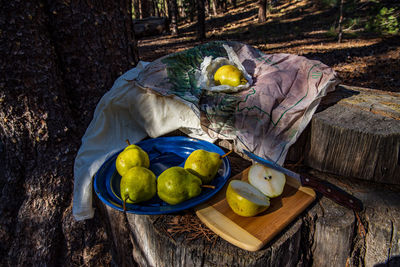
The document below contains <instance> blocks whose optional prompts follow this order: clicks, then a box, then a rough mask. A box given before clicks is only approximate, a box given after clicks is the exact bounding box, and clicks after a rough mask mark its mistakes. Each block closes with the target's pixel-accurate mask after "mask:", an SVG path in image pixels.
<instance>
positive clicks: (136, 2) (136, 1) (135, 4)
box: [133, 0, 140, 19]
mask: <svg viewBox="0 0 400 267" xmlns="http://www.w3.org/2000/svg"><path fill="white" fill-rule="evenodd" d="M133 9H134V12H135V19H139V18H140V0H133Z"/></svg>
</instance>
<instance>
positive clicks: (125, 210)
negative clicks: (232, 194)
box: [124, 198, 128, 212]
mask: <svg viewBox="0 0 400 267" xmlns="http://www.w3.org/2000/svg"><path fill="white" fill-rule="evenodd" d="M127 199H128V198H125V199H124V212H126V200H127Z"/></svg>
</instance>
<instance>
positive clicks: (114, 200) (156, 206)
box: [94, 136, 231, 214]
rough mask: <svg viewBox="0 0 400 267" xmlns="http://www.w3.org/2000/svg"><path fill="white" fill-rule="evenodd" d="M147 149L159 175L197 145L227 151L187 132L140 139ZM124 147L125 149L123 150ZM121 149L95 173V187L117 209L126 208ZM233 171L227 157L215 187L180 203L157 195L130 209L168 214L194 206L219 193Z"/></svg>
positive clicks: (176, 163)
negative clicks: (120, 169)
mask: <svg viewBox="0 0 400 267" xmlns="http://www.w3.org/2000/svg"><path fill="white" fill-rule="evenodd" d="M136 145H138V146H140V147H141V148H142V149H143V150H145V151H146V152H147V153H148V155H149V158H150V170H152V171H153V172H154V174H155V175H156V176H157V177H158V175H160V174H161V173H162V172H163V171H164V170H166V169H167V168H169V167H173V166H182V167H183V165H184V163H185V160H186V158H187V157H188V156H189V155H190V153H192V152H193V151H194V150H197V149H204V150H207V151H210V152H216V153H218V154H220V155H223V154H225V153H224V151H223V150H222V149H221V148H219V147H218V146H216V145H214V144H212V143H210V142H206V141H202V140H197V139H192V138H188V137H183V136H176V137H159V138H154V139H148V140H145V141H142V142H139V143H137V144H136ZM121 151H122V150H121ZM121 151H118V152H117V153H115V154H114V155H113V156H111V157H110V158H108V159H107V160H106V162H104V163H103V165H102V166H101V167H100V169H99V171H98V172H97V173H96V175H95V177H94V190H95V192H96V194H97V196H98V197H99V198H100V199H101V200H102V201H103V202H104V203H105V204H107V205H109V206H110V207H112V208H115V209H117V210H120V211H123V202H122V200H121V198H120V188H119V187H120V185H119V184H120V181H121V176H120V175H119V174H118V172H117V171H116V167H115V160H116V158H117V156H118V154H119V153H120V152H121ZM230 174H231V167H230V164H229V160H228V158H227V157H225V158H224V159H223V161H222V164H221V167H220V169H219V171H218V174H217V176H216V177H215V178H214V180H213V181H212V183H211V184H212V185H214V186H215V189H209V188H202V191H201V194H200V195H199V196H197V197H194V198H191V199H189V200H187V201H184V202H182V203H180V204H177V205H169V204H167V203H165V202H164V201H162V200H161V199H159V198H158V196H157V195H156V196H155V197H154V198H152V199H151V200H149V201H146V202H142V203H139V204H128V203H127V204H126V209H127V210H126V212H129V213H135V214H165V213H173V212H178V211H181V210H184V209H188V208H191V207H194V206H196V205H198V204H200V203H202V202H204V201H206V200H207V199H209V198H210V197H212V196H213V195H215V194H216V193H217V192H218V191H219V190H221V188H222V187H223V186H224V184H225V183H226V181H227V180H228V178H229V176H230Z"/></svg>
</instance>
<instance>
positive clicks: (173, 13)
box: [167, 0, 179, 35]
mask: <svg viewBox="0 0 400 267" xmlns="http://www.w3.org/2000/svg"><path fill="white" fill-rule="evenodd" d="M167 1H168V11H169V18H170V21H171V23H170V25H171V33H172V35H178V34H179V30H178V5H177V3H176V0H167Z"/></svg>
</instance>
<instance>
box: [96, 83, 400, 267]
mask: <svg viewBox="0 0 400 267" xmlns="http://www.w3.org/2000/svg"><path fill="white" fill-rule="evenodd" d="M362 99H363V100H362ZM382 99H383V100H382ZM398 99H399V98H398V95H397V94H391V93H381V92H378V91H375V90H368V89H360V88H352V89H349V88H348V87H347V88H346V87H340V88H339V90H337V91H336V92H335V93H334V94H331V95H330V96H328V97H327V98H326V99H325V101H324V102H323V103H322V104H321V107H322V108H321V109H320V110H319V112H318V113H317V114H316V115H315V116H314V118H313V120H312V123H311V125H310V126H309V127H308V128H307V129H306V130H305V131H304V132H303V134H302V135H301V136H300V138H299V140H298V142H297V143H296V144H295V145H294V146H293V147H292V148H291V150H290V153H289V154H288V159H289V160H295V161H297V164H287V167H288V168H292V169H293V170H295V171H297V172H303V173H308V174H310V175H313V176H315V177H317V178H320V179H322V180H326V181H328V182H331V183H332V184H335V185H337V186H339V187H340V188H342V189H344V190H345V191H347V192H349V193H351V194H353V195H354V196H356V197H357V198H359V199H360V200H362V201H363V203H364V207H365V209H364V211H363V212H360V213H357V214H356V213H354V212H353V211H351V210H349V209H346V208H344V207H342V206H339V205H337V204H336V203H335V202H333V201H331V200H329V199H327V198H325V197H323V196H321V195H319V194H318V196H317V200H316V201H315V202H314V203H313V204H311V205H310V206H309V207H308V208H307V209H306V210H305V211H304V212H303V213H302V214H301V215H300V216H299V217H298V218H296V219H295V220H294V221H293V222H292V223H291V224H290V225H289V226H287V227H286V228H285V229H284V230H283V231H282V232H281V233H280V234H279V235H278V236H277V237H275V238H274V239H273V240H272V241H271V242H269V243H268V244H267V245H266V246H265V247H264V248H262V249H261V250H259V251H256V252H249V251H245V250H242V249H240V248H237V247H235V246H234V245H231V244H230V243H228V242H226V241H225V240H223V239H221V238H219V237H216V236H213V235H212V234H211V236H210V234H207V233H205V234H204V232H207V229H206V228H205V225H203V224H202V223H201V222H200V221H199V220H198V219H197V217H196V215H195V213H194V212H193V210H187V211H186V213H179V214H171V215H162V216H144V215H134V214H127V215H125V214H123V213H121V212H118V211H115V210H112V209H110V208H108V207H106V208H105V210H106V211H107V212H106V213H105V216H107V217H108V220H109V224H110V225H109V229H111V230H110V232H111V233H112V236H113V239H114V248H115V255H119V256H118V257H119V258H120V259H121V258H124V261H122V262H121V265H130V264H132V262H135V263H137V264H138V265H139V266H376V265H378V266H379V265H380V264H388V265H389V266H395V265H396V264H398V263H399V257H398V255H399V254H400V245H399V244H400V241H399V240H400V231H399V229H400V225H399V222H400V215H399V214H400V212H399V211H400V194H399V193H398V192H399V191H400V186H398V184H399V179H398V175H399V172H398V171H397V170H398V164H397V163H398V142H399V133H400V131H398V129H399V128H398V127H399V123H398V121H397V118H396V117H395V116H397V115H396V114H398V113H396V112H397V111H396V109H394V110H393V109H383V108H382V107H381V106H379V105H378V104H377V103H378V102H379V101H380V102H379V103H381V104H382V103H383V104H382V105H384V106H386V107H388V106H389V107H393V106H394V107H396V103H397V101H398ZM368 101H372V102H373V103H375V104H374V105H373V106H372V108H371V110H365V109H366V107H368V104H367V102H368ZM388 103H391V104H388ZM393 103H394V104H393ZM370 107H371V105H370ZM372 111H374V112H372ZM331 113H332V114H331ZM357 116H358V117H357ZM343 118H352V119H351V120H344V119H343ZM356 118H362V120H360V119H358V120H357V119H356ZM381 127H383V128H384V129H383V130H382V129H380V128H381ZM217 144H218V145H220V146H222V147H224V148H226V149H232V148H234V147H233V145H232V143H231V142H229V141H226V140H222V141H219V142H218V143H217ZM328 144H329V145H328ZM365 146H367V147H365ZM321 147H322V149H321ZM373 148H377V149H378V150H377V151H375V150H373ZM396 149H397V150H396ZM385 151H388V153H394V154H395V155H394V156H393V157H394V159H389V156H388V155H385V153H383V152H385ZM367 152H369V153H367ZM396 153H397V154H396ZM351 154H353V155H359V156H358V157H366V159H368V161H369V162H365V161H362V160H360V159H358V160H357V159H356V158H355V157H357V156H353V157H354V158H352V157H351ZM382 154H384V155H382ZM229 158H230V161H231V165H232V175H235V174H237V173H239V172H241V171H243V170H244V169H245V168H247V167H248V166H249V165H250V164H251V163H250V161H247V160H246V159H244V157H242V155H239V154H236V153H234V154H231V155H230V156H229ZM336 158H338V159H341V160H337V159H336ZM302 159H304V160H303V161H302ZM344 160H347V161H350V162H343V161H344ZM325 162H332V164H333V166H334V167H332V166H330V165H328V164H327V163H325ZM335 164H336V165H335ZM383 164H385V165H383ZM369 165H372V166H375V167H374V168H375V169H372V170H371V169H369V168H370V167H369ZM379 166H385V168H386V172H385V174H381V175H380V176H377V175H379V172H378V171H377V170H376V169H377V168H378V169H379ZM304 167H308V169H304ZM309 167H314V168H309ZM369 170H370V171H371V172H373V174H374V175H372V174H370V173H368V171H369ZM328 172H330V173H328ZM348 176H353V177H348ZM354 177H356V178H357V179H356V178H354ZM360 178H361V179H360ZM385 183H391V185H390V186H389V185H387V184H385ZM98 204H99V205H101V206H103V208H102V209H103V210H104V204H102V203H100V202H98ZM111 218H114V219H113V220H111ZM115 218H118V219H117V220H116V219H115ZM182 218H186V219H185V220H183V219H182ZM188 221H191V222H192V223H194V224H195V227H189V226H190V224H188ZM196 227H197V228H196ZM178 228H179V229H181V231H176V229H178ZM182 229H183V230H182ZM196 229H197V230H196ZM198 229H200V230H198Z"/></svg>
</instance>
